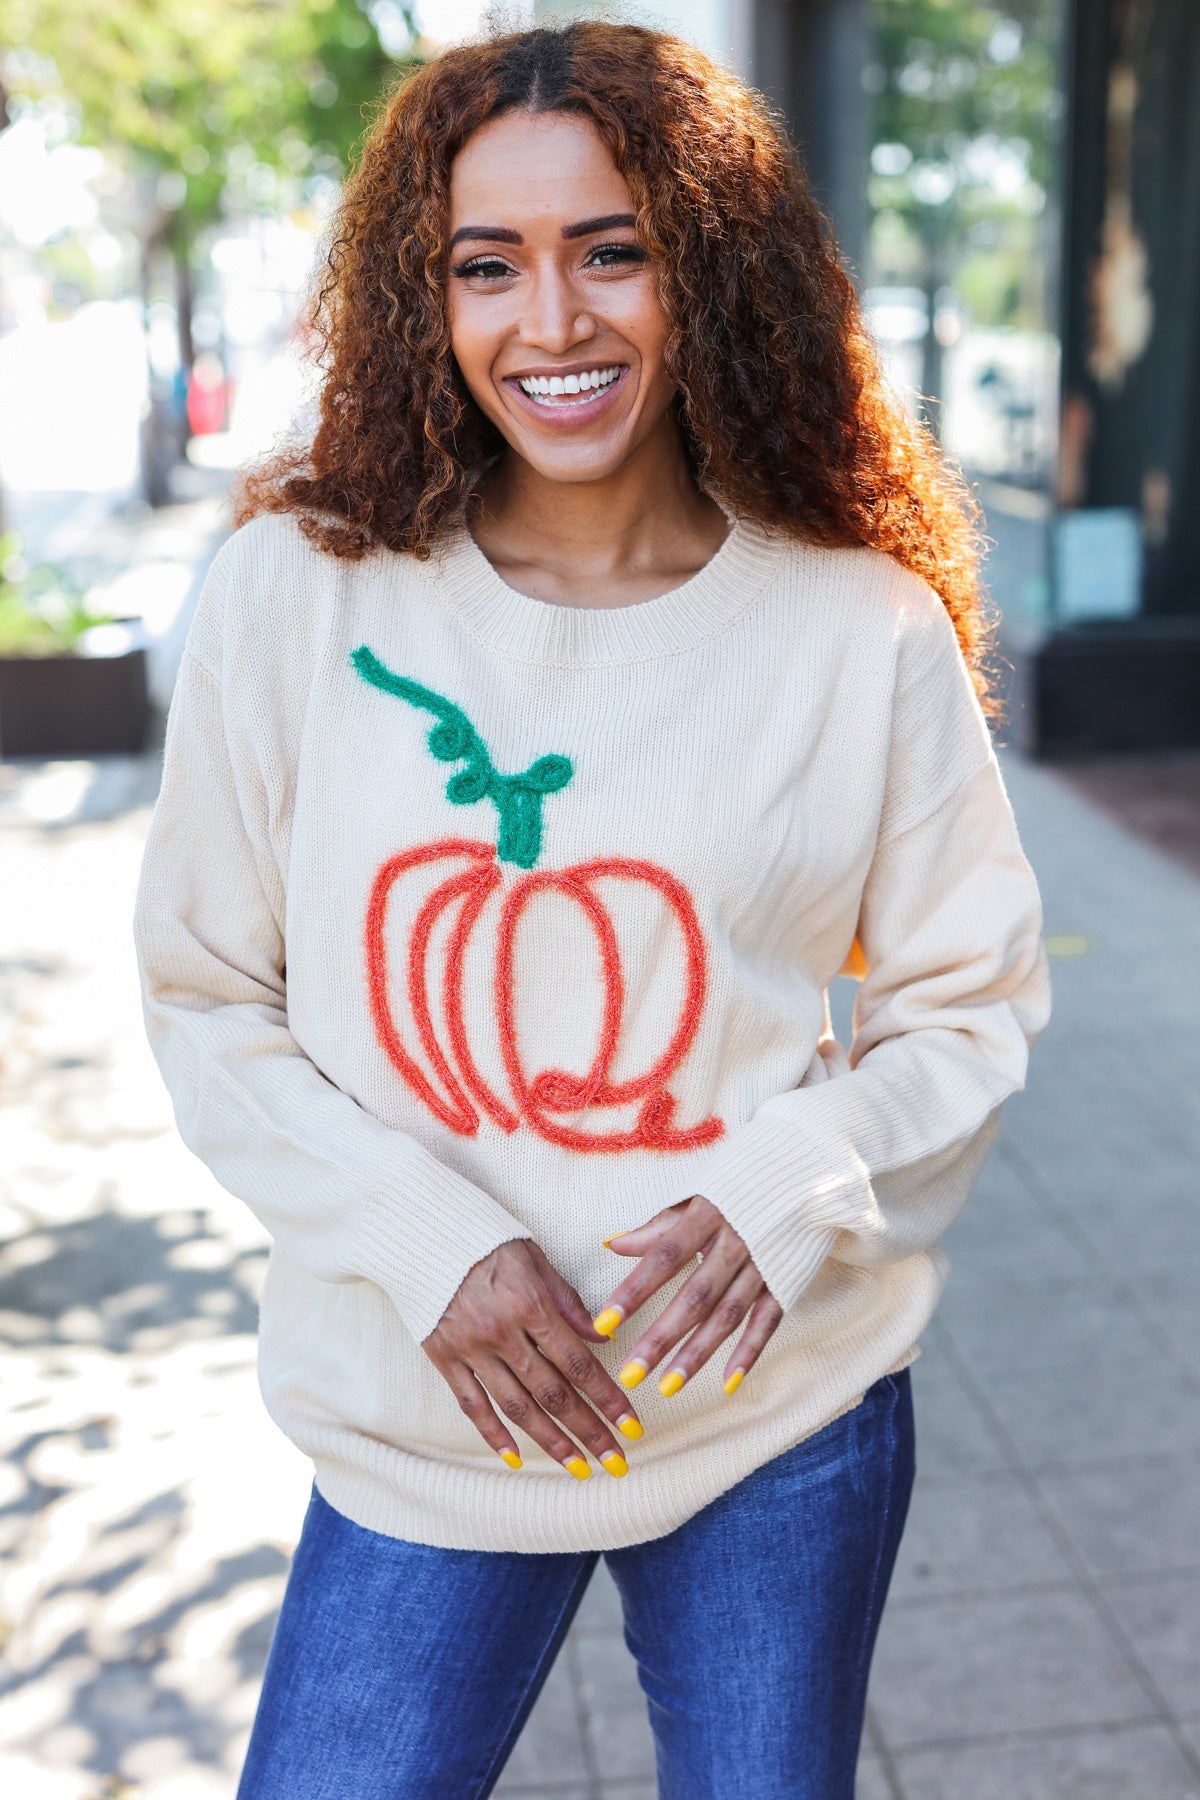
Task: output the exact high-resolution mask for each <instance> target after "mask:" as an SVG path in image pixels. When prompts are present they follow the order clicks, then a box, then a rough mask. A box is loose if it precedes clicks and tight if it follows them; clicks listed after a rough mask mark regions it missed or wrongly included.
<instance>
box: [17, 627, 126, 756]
mask: <svg viewBox="0 0 1200 1800" xmlns="http://www.w3.org/2000/svg"><path fill="white" fill-rule="evenodd" d="M149 720H150V701H149V695H148V692H147V687H146V652H145V651H144V650H141V649H137V650H127V651H126V652H125V653H124V655H122V656H0V756H5V757H9V756H104V755H111V754H114V753H120V752H126V753H131V752H136V751H139V750H141V749H143V748H144V746H145V742H146V728H147V726H148V724H149Z"/></svg>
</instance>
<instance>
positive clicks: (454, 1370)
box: [137, 24, 1048, 1800]
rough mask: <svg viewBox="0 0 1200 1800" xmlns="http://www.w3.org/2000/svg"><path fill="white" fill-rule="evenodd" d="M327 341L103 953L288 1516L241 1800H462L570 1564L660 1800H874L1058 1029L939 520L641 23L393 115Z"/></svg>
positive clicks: (526, 1687) (510, 58) (276, 466)
mask: <svg viewBox="0 0 1200 1800" xmlns="http://www.w3.org/2000/svg"><path fill="white" fill-rule="evenodd" d="M320 318H321V321H322V323H323V327H324V333H325V373H324V385H323V389H322V393H321V403H320V418H319V424H318V427H317V430H316V433H315V437H314V439H313V441H312V442H311V444H299V445H294V446H292V447H290V448H287V449H285V450H283V451H281V452H280V453H278V454H277V455H276V456H275V457H274V458H273V459H271V460H270V461H269V462H268V463H266V464H265V465H264V466H262V467H259V468H257V469H255V470H253V471H250V472H249V473H248V474H247V476H246V477H245V479H244V481H243V484H242V489H241V494H240V499H239V509H238V513H237V523H238V525H239V526H240V529H238V530H237V531H235V533H234V535H233V536H232V537H231V539H230V540H229V541H228V542H227V543H226V545H225V546H224V547H223V549H222V551H221V552H220V554H219V555H218V557H217V559H216V562H215V564H214V566H213V569H212V572H211V574H210V576H209V578H208V582H207V585H206V587H205V590H204V593H203V596H202V599H201V603H200V606H199V610H198V614H197V617H196V620H195V623H194V626H193V628H192V633H191V637H190V640H189V647H188V654H187V656H186V658H185V662H184V667H183V671H182V675H181V679H180V685H179V689H178V692H177V695H176V699H175V703H174V706H173V708H172V714H171V722H170V732H169V739H168V746H167V755H166V767H165V773H164V785H163V793H162V799H161V802H160V805H159V809H158V812H157V815H156V819H155V823H154V827H153V831H152V835H151V839H150V843H149V847H148V850H147V855H146V864H145V871H144V876H143V883H142V889H141V894H140V898H139V908H138V923H137V932H138V942H139V949H140V955H141V960H142V969H143V977H144V984H145V994H146V1007H147V1016H148V1022H149V1030H150V1034H151V1037H152V1041H153V1044H154V1047H155V1051H156V1054H157V1056H158V1059H159V1062H160V1064H161V1067H162V1069H163V1071H164V1074H165V1076H166V1079H167V1081H168V1084H169V1085H170V1088H171V1091H172V1094H173V1096H174V1100H175V1105H176V1109H177V1116H178V1119H179V1125H180V1129H181V1131H182V1133H183V1136H184V1138H185V1139H186V1141H187V1142H188V1144H189V1145H190V1146H191V1147H192V1148H193V1149H195V1150H196V1151H197V1153H198V1154H199V1155H201V1156H202V1157H203V1158H204V1159H205V1160H206V1161H207V1162H208V1164H209V1165H210V1166H211V1168H212V1169H213V1170H214V1171H215V1173H216V1174H217V1176H218V1177H219V1179H220V1180H221V1181H222V1182H223V1183H224V1184H225V1185H226V1186H227V1187H228V1188H230V1189H231V1190H232V1191H233V1192H234V1193H236V1194H238V1195H240V1196H242V1197H243V1198H244V1199H245V1200H246V1201H247V1202H248V1203H249V1205H250V1206H251V1207H252V1208H253V1209H254V1211H255V1213H256V1214H257V1216H258V1217H259V1218H260V1219H261V1220H262V1222H263V1223H264V1224H265V1225H266V1227H267V1228H268V1230H269V1232H270V1234H271V1237H272V1239H273V1246H272V1252H271V1256H270V1259H269V1263H268V1269H267V1275H266V1281H265V1286H264V1291H263V1294H262V1302H261V1333H260V1364H259V1366H260V1377H261V1382H262V1387H263V1393H264V1397H265V1400H266V1404H267V1407H268V1409H269V1411H270V1413H271V1415H272V1417H273V1418H274V1419H275V1420H276V1421H277V1423H278V1424H279V1425H280V1426H281V1428H282V1429H283V1430H284V1431H285V1432H286V1433H287V1434H288V1435H289V1436H290V1437H291V1438H292V1440H293V1441H294V1442H295V1443H296V1444H297V1445H298V1446H299V1447H300V1448H301V1449H302V1450H303V1451H304V1452H305V1453H306V1454H307V1455H308V1456H309V1457H310V1458H311V1459H312V1462H313V1465H314V1476H315V1479H314V1486H313V1491H312V1496H311V1501H310V1504H309V1508H308V1512H307V1514H306V1517H305V1520H304V1525H303V1531H302V1535H301V1538H300V1542H299V1545H298V1547H297V1550H296V1555H295V1559H294V1563H293V1566H292V1570H291V1575H290V1578H289V1581H288V1584H287V1590H286V1593H285V1596H284V1601H283V1606H282V1611H281V1614H280V1618H279V1621H278V1623H277V1626H276V1631H275V1636H274V1640H273V1643H272V1648H271V1653H270V1659H269V1663H268V1667H267V1672H266V1677H265V1681H264V1686H263V1691H262V1695H261V1698H260V1702H259V1707H258V1713H257V1716H256V1720H255V1725H254V1730H253V1733H252V1736H251V1741H250V1746H249V1751H248V1754H247V1758H246V1763H245V1768H244V1770H243V1775H242V1782H241V1787H240V1789H239V1793H240V1795H241V1797H242V1800H267V1797H274V1796H281V1797H282V1796H286V1797H287V1800H305V1797H306V1796H313V1797H314V1800H315V1797H316V1796H318V1795H319V1796H321V1800H333V1797H334V1796H346V1797H350V1796H354V1797H355V1800H366V1797H367V1796H370V1797H371V1800H379V1797H381V1796H393V1795H394V1796H404V1800H412V1797H413V1796H417V1795H421V1796H425V1795H428V1796H436V1797H437V1800H447V1797H454V1800H458V1797H459V1796H476V1795H484V1794H487V1793H489V1792H490V1791H491V1789H492V1786H493V1784H494V1782H495V1781H496V1779H497V1777H498V1775H499V1773H500V1771H501V1769H502V1767H503V1765H504V1762H505V1759H506V1757H507V1754H508V1752H509V1750H510V1749H511V1747H512V1745H513V1743H514V1742H515V1740H516V1737H517V1734H518V1733H519V1731H520V1728H521V1726H522V1724H523V1722H524V1720H525V1718H526V1716H527V1715H528V1712H529V1710H530V1708H531V1706H532V1704H533V1702H534V1699H535V1698H536V1695H537V1693H538V1691H539V1688H540V1686H541V1684H542V1682H543V1680H544V1678H545V1676H546V1674H547V1672H548V1670H549V1668H550V1666H551V1664H552V1662H553V1660H554V1656H555V1654H556V1652H557V1650H558V1648H559V1646H560V1644H561V1642H562V1640H563V1636H564V1634H565V1632H566V1630H567V1627H568V1625H569V1623H570V1620H571V1617H572V1615H573V1613H574V1611H575V1608H576V1607H577V1605H578V1603H579V1600H580V1598H581V1596H582V1594H583V1591H584V1588H585V1587H586V1585H587V1581H588V1578H589V1576H590V1574H591V1572H592V1570H593V1568H594V1566H595V1563H596V1561H597V1558H598V1556H599V1555H600V1554H604V1555H605V1556H606V1559H607V1561H608V1565H609V1567H610V1569H611V1571H612V1573H613V1575H614V1577H615V1579H616V1583H617V1586H618V1587H619V1589H620V1592H621V1598H622V1603H623V1606H624V1616H625V1629H626V1639H627V1642H628V1644H629V1646H630V1649H631V1650H632V1652H633V1654H634V1655H635V1657H636V1658H637V1662H638V1667H639V1674H640V1679H641V1682H642V1685H643V1688H644V1690H645V1693H646V1695H647V1700H648V1705H649V1712H650V1719H651V1723H652V1726H653V1731H654V1737H655V1744H656V1755H657V1767H658V1782H659V1791H660V1793H661V1794H663V1795H667V1796H684V1795H686V1796H688V1800H696V1797H697V1796H710V1795H711V1796H719V1797H722V1800H723V1797H724V1796H727V1795H729V1794H731V1793H734V1792H743V1791H747V1782H748V1781H749V1782H750V1788H749V1791H751V1792H752V1793H753V1794H754V1796H755V1800H770V1797H772V1796H782V1795H787V1796H789V1797H790V1800H795V1797H796V1796H811V1797H812V1800H839V1797H841V1796H846V1797H849V1796H850V1795H851V1794H852V1791H853V1783H854V1769H855V1763H856V1759H857V1754H858V1747H859V1739H860V1734H861V1729H862V1719H863V1707H864V1694H865V1688H866V1682H867V1672H868V1665H869V1661H870V1657H871V1652H872V1648H873V1645H874V1641H875V1634H876V1630H877V1627H878V1623H879V1616H880V1610H881V1607H882V1604H883V1600H884V1596H885V1593H886V1590H887V1585H888V1581H889V1578H890V1575H891V1570H892V1566H893V1561H894V1558H895V1554H896V1549H897V1545H898V1541H899V1537H900V1533H901V1530H902V1527H903V1524H904V1519H905V1513H906V1509H907V1506H908V1500H909V1494H910V1489H911V1485H912V1480H913V1474H914V1466H915V1464H914V1449H913V1421H912V1402H911V1394H910V1387H909V1381H910V1377H909V1373H908V1365H909V1364H910V1363H911V1362H912V1361H913V1359H914V1358H915V1357H916V1356H917V1355H918V1353H919V1350H918V1339H919V1337H920V1335H921V1332H922V1331H923V1329H924V1327H925V1325H926V1324H927V1322H928V1320H929V1318H930V1316H931V1314H932V1312H933V1310H934V1308H935V1306H936V1304H937V1301H938V1298H939V1295H940V1292H941V1290H942V1287H943V1285H944V1282H945V1278H946V1274H947V1269H948V1265H947V1263H946V1261H945V1258H944V1257H943V1256H942V1255H941V1252H940V1251H939V1250H938V1248H937V1239H938V1237H939V1235H940V1234H941V1233H942V1232H943V1231H944V1230H945V1229H946V1227H947V1226H948V1225H949V1224H950V1223H951V1221H952V1220H953V1219H954V1217H955V1216H956V1215H957V1213H958V1212H959V1211H960V1209H961V1208H962V1206H963V1205H964V1203H965V1201H966V1198H967V1195H968V1192H969V1189H970V1187H971V1184H972V1182H973V1180H974V1177H975V1175H976V1173H977V1171H978V1169H979V1166H980V1163H981V1161H982V1159H983V1157H984V1155H985V1153H986V1150H987V1147H988V1145H989V1143H990V1141H991V1138H992V1136H993V1134H994V1131H995V1127H996V1123H997V1118H998V1114H999V1109H1000V1107H1001V1105H1002V1104H1003V1102H1004V1100H1005V1099H1006V1097H1007V1096H1008V1095H1009V1094H1011V1093H1013V1092H1014V1091H1015V1090H1017V1089H1019V1088H1020V1087H1021V1086H1022V1083H1023V1081H1024V1077H1025V1069H1026V1060H1027V1055H1028V1050H1029V1046H1030V1044H1031V1042H1032V1041H1033V1039H1034V1038H1035V1037H1036V1035H1037V1033H1038V1032H1039V1031H1040V1029H1041V1028H1042V1026H1043V1024H1044V1022H1045V1019H1046V1016H1047V1010H1048V1001H1047V981H1046V972H1045V962H1044V957H1043V953H1042V949H1041V939H1040V910H1039V903H1038V895H1037V890H1036V886H1035V883H1034V879H1033V876H1032V874H1031V872H1030V869H1029V867H1028V864H1027V863H1026V861H1025V858H1024V856H1023V855H1022V852H1021V848H1020V845H1019V842H1018V839H1017V834H1016V830H1015V827H1014V824H1013V820H1012V815H1011V812H1010V809H1009V805H1008V801H1007V798H1006V795H1005V791H1004V788H1003V785H1002V782H1001V778H1000V774H999V772H998V769H997V765H996V761H995V757H994V755H993V752H992V748H991V744H990V740H989V737H988V731H987V726H986V722H985V716H984V710H983V707H982V705H981V695H982V694H983V693H984V682H983V677H982V674H981V673H980V660H981V654H982V646H983V631H982V626H981V620H980V602H979V598H978V592H977V580H976V565H975V538H974V523H973V519H972V516H971V508H970V502H969V499H968V498H967V497H966V496H965V495H964V494H963V492H962V489H961V485H960V484H959V482H958V478H957V477H956V476H955V475H954V474H953V473H952V472H951V471H950V470H948V469H947V468H946V467H944V466H943V464H942V463H941V461H940V459H939V457H938V454H937V452H936V449H935V447H934V446H933V444H932V442H931V441H930V440H929V439H928V437H927V436H925V435H924V434H923V433H921V432H920V431H919V430H917V429H915V428H913V427H911V426H910V425H909V424H908V423H907V422H906V421H905V419H904V417H903V414H902V413H901V412H900V411H898V410H897V409H896V408H895V407H894V406H893V404H892V403H891V401H890V400H889V398H888V396H887V392H886V389H885V388H884V386H883V383H882V380H881V377H880V373H879V370H878V368H877V366H876V363H875V360H874V356H873V353H872V350H871V347H870V344H869V340H868V339H867V337H866V336H865V335H864V331H863V327H862V325H861V322H860V317H859V313H858V309H857V306H856V302H855V298H854V293H853V290H852V288H851V285H850V283H849V281H848V279H847V278H846V276H845V274H844V273H843V272H842V270H841V269H840V267H839V265H838V262H837V258H836V253H835V249H834V246H833V243H832V240H831V236H830V233H829V229H828V226H827V224H826V222H825V220H824V219H823V217H822V215H821V214H820V212H819V211H818V209H817V208H816V206H815V205H814V203H813V201H812V200H811V198H810V197H809V195H808V193H807V191H806V188H805V185H804V181H803V177H802V175H801V173H800V172H799V170H798V169H797V167H796V164H795V161H794V158H793V155H792V152H791V151H790V150H789V148H788V147H787V145H786V142H785V141H784V139H783V138H782V136H781V134H780V131H779V128H778V126H777V125H776V124H775V122H774V121H773V119H772V117H771V116H770V115H769V113H768V112H767V110H766V109H765V106H764V104H763V102H762V101H761V100H760V99H759V98H758V97H756V96H755V95H753V94H752V93H750V92H748V91H747V90H746V89H745V88H744V87H743V86H741V85H740V84H739V83H738V82H736V81H735V80H733V79H732V78H731V77H730V76H729V75H727V74H725V73H724V72H722V71H721V70H719V69H718V68H717V67H715V66H714V65H713V64H712V63H711V62H709V61H708V60H707V59H706V58H705V57H704V56H703V55H701V54H700V52H698V51H697V50H694V49H692V48H690V47H689V46H687V45H685V44H683V43H680V42H678V41H676V40H674V39H672V38H669V37H664V36H660V35H657V34H654V33H650V32H646V31H642V30H639V29H637V28H635V27H632V26H611V25H602V24H573V25H571V26H569V27H568V28H566V29H561V30H537V31H529V32H523V33H519V34H515V35H509V36H504V37H497V38H494V39H492V40H490V41H487V42H483V43H479V44H475V45H470V46H467V47H463V48H459V49H454V50H451V51H448V52H447V53H446V54H444V55H443V56H441V57H440V58H438V59H437V60H436V61H435V62H433V63H432V64H430V65H429V66H428V67H426V68H424V69H422V70H421V71H420V72H419V73H418V74H416V75H415V76H414V77H413V78H412V79H411V80H410V81H408V83H407V84H406V85H404V86H402V87H401V88H400V89H399V90H398V91H397V92H396V93H395V94H394V95H393V96H392V98H391V100H390V103H389V104H388V106H387V108H386V110H385V111H384V112H383V114H382V115H381V117H380V119H379V120H378V122H377V124H376V125H375V127H374V129H373V131H372V133H371V134H370V136H369V138H368V140H367V142H366V145H365V149H364V151H363V155H362V160H361V164H360V166H359V168H358V170H357V172H356V173H355V174H354V176H353V177H352V179H351V180H350V182H349V184H348V186H347V189H346V191H345V195H344V199H343V203H342V207H341V212H340V215H339V220H338V225H337V229H336V232H335V234H334V241H333V243H332V248H331V250H330V252H329V256H328V272H327V278H326V281H325V284H324V288H323V292H322V294H321V296H320ZM843 970H845V971H849V972H852V973H854V974H856V975H857V976H858V977H859V979H860V982H861V985H860V987H859V990H858V998H857V1006H856V1013H855V1021H854V1035H853V1042H852V1043H851V1045H850V1046H849V1049H848V1052H847V1050H845V1049H843V1048H842V1047H841V1046H840V1045H839V1044H838V1043H837V1041H836V1039H835V1038H834V1036H833V1033H832V1031H831V1029H830V1025H829V1013H828V1008H827V999H826V994H827V989H828V987H829V984H830V983H831V982H832V981H833V980H834V978H835V977H836V976H837V975H838V974H839V972H841V971H843ZM618 1258H619V1259H621V1260H620V1261H617V1260H615V1259H618ZM651 1375H652V1376H653V1377H654V1379H653V1380H647V1379H646V1378H647V1377H648V1376H651ZM593 1465H595V1474H596V1476H597V1477H598V1478H597V1479H592V1478H591V1477H592V1476H593ZM598 1755H599V1757H600V1763H601V1767H603V1764H604V1746H603V1745H600V1746H598ZM748 1771H749V1773H748Z"/></svg>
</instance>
